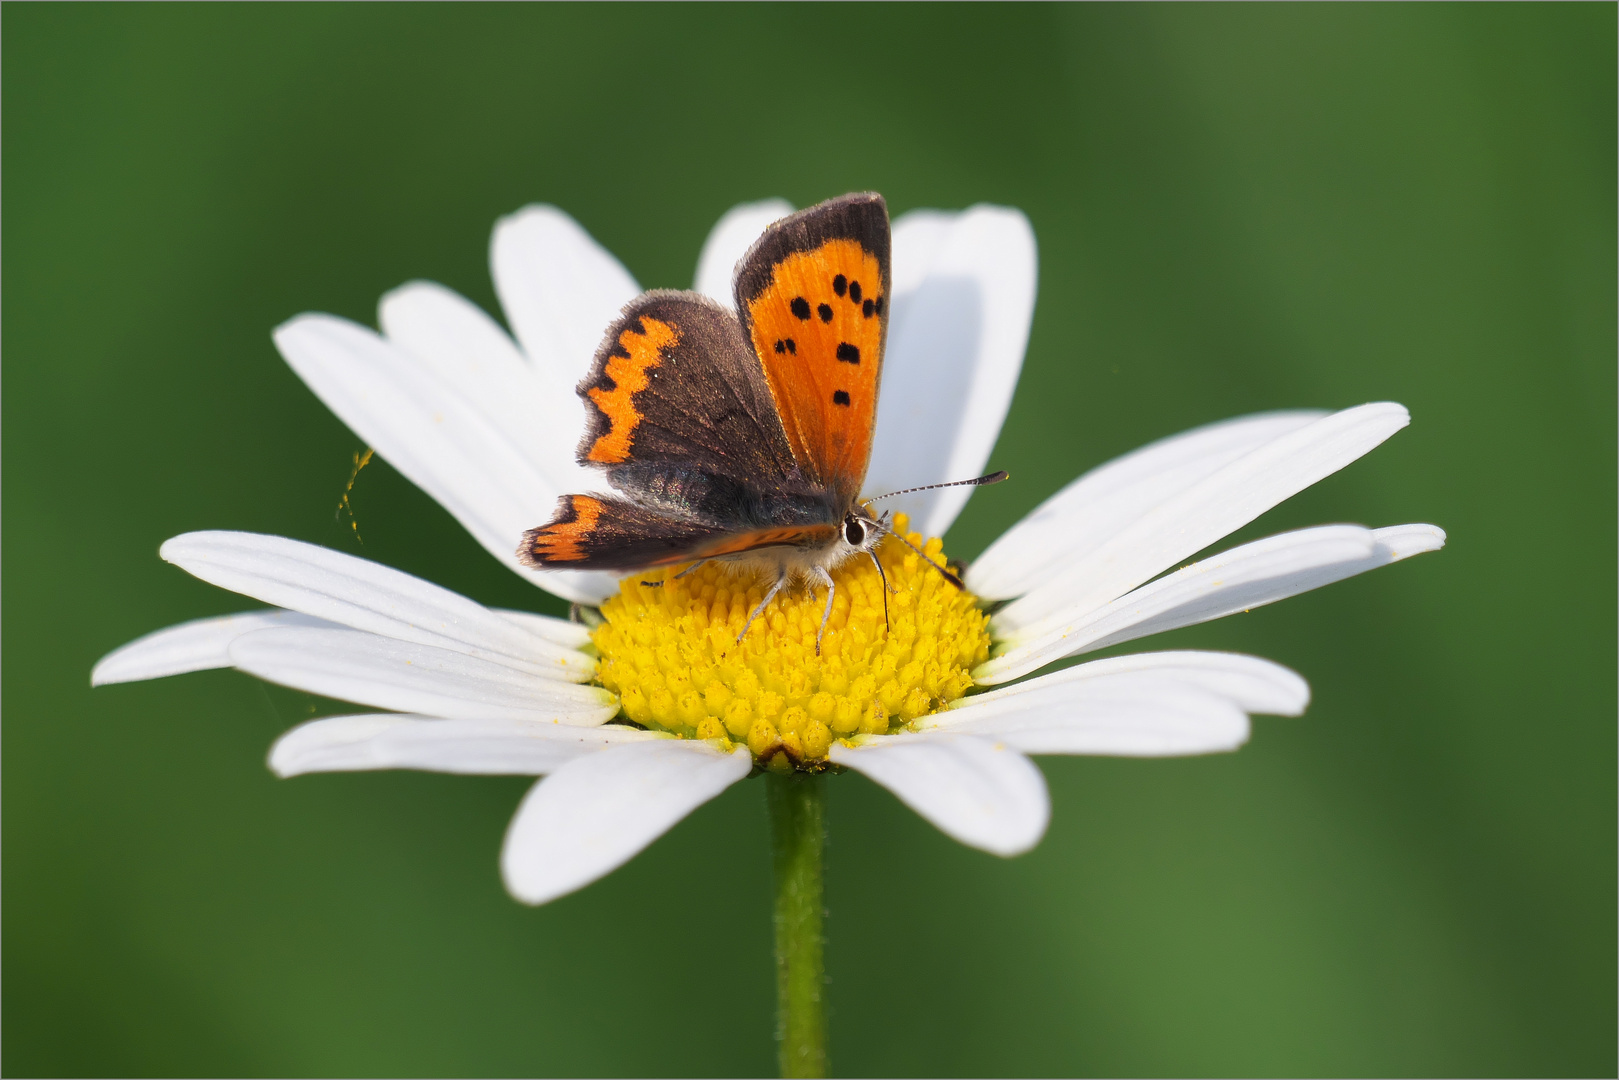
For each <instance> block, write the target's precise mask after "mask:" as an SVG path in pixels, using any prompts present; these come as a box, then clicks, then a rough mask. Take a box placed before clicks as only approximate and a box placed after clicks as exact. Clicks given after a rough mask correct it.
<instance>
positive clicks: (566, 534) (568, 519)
mask: <svg viewBox="0 0 1619 1080" xmlns="http://www.w3.org/2000/svg"><path fill="white" fill-rule="evenodd" d="M563 498H564V499H565V500H566V502H567V504H568V505H567V506H566V507H565V508H563V509H562V510H561V512H559V513H558V515H557V518H556V520H554V521H552V522H551V524H549V525H545V526H542V527H540V528H538V529H531V530H530V531H529V533H528V535H527V536H526V537H524V540H525V541H526V543H527V548H526V550H527V552H528V554H529V556H530V558H529V559H524V562H527V563H528V564H529V565H530V566H537V565H543V564H544V563H550V562H579V561H580V560H582V559H584V558H585V557H586V555H587V554H588V553H587V552H586V551H585V548H584V545H585V543H586V542H587V541H588V540H589V538H590V534H591V533H592V532H593V531H595V528H596V520H597V519H598V518H600V517H601V513H602V502H601V500H600V499H593V498H591V497H590V496H589V495H566V496H564V497H563Z"/></svg>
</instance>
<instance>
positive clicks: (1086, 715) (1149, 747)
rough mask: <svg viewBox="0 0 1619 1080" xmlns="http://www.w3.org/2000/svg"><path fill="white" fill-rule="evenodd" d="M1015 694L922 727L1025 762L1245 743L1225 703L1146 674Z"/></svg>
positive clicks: (1244, 723) (1235, 713)
mask: <svg viewBox="0 0 1619 1080" xmlns="http://www.w3.org/2000/svg"><path fill="white" fill-rule="evenodd" d="M1018 689H1019V690H1020V691H1021V692H1020V693H1016V694H1009V695H1007V696H1005V697H1000V698H996V699H995V700H990V701H975V702H971V703H969V704H967V705H964V706H962V707H961V708H958V709H951V710H949V711H947V712H944V713H939V714H935V716H934V717H928V718H927V719H928V720H929V721H932V725H933V730H937V731H941V732H950V733H961V734H966V735H979V736H983V737H986V738H994V739H999V740H1001V741H1003V742H1005V743H1006V744H1007V745H1009V746H1012V747H1015V748H1016V749H1018V750H1021V751H1022V752H1024V753H1026V754H1105V755H1111V756H1123V757H1167V756H1180V755H1185V754H1209V753H1217V752H1220V751H1225V750H1235V749H1236V748H1237V747H1239V746H1241V745H1242V744H1243V743H1245V742H1247V741H1248V729H1249V725H1248V715H1247V714H1246V713H1245V712H1243V710H1242V709H1240V708H1238V707H1237V706H1236V705H1235V704H1233V703H1232V702H1231V701H1230V700H1228V699H1227V698H1225V697H1222V696H1221V695H1219V694H1216V693H1211V692H1209V691H1207V690H1204V689H1201V688H1199V687H1197V686H1195V685H1193V684H1192V683H1189V682H1183V681H1179V680H1176V679H1172V678H1164V677H1162V676H1158V675H1154V674H1151V673H1145V672H1133V673H1130V674H1128V675H1118V676H1115V677H1113V678H1100V679H1094V680H1084V681H1080V682H1077V683H1076V682H1067V683H1064V682H1058V681H1052V682H1042V681H1041V680H1032V681H1031V682H1030V683H1027V684H1024V685H1023V686H1021V687H1019V688H1018ZM924 733H925V732H924Z"/></svg>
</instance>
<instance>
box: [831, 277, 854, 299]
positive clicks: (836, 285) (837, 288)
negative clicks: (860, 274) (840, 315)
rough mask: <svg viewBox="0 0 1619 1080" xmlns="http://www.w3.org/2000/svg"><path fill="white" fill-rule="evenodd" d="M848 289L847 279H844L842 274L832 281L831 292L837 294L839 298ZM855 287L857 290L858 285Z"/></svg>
mask: <svg viewBox="0 0 1619 1080" xmlns="http://www.w3.org/2000/svg"><path fill="white" fill-rule="evenodd" d="M848 287H849V279H848V278H846V277H844V276H843V275H842V274H839V275H838V276H837V277H835V278H833V279H832V291H833V292H835V293H837V294H838V295H839V296H842V295H843V291H844V290H845V289H847V288H848ZM855 287H856V288H859V286H858V285H857V286H855Z"/></svg>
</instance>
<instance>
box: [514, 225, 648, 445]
mask: <svg viewBox="0 0 1619 1080" xmlns="http://www.w3.org/2000/svg"><path fill="white" fill-rule="evenodd" d="M489 263H490V270H491V272H492V273H493V274H494V278H495V292H496V293H497V294H498V295H499V296H500V305H501V307H503V308H504V309H505V310H506V321H507V322H508V323H510V324H511V328H512V331H513V333H515V334H516V335H517V340H518V341H519V342H521V343H522V345H523V352H525V353H526V354H528V358H529V360H530V361H531V362H532V363H533V364H534V365H535V367H537V368H541V369H543V370H546V371H548V372H550V373H551V375H552V376H553V377H555V378H556V379H559V380H560V381H561V383H562V384H563V385H566V386H568V387H573V386H574V385H576V384H577V383H578V382H579V380H580V379H582V378H584V377H585V375H586V374H588V373H589V370H590V363H591V360H592V359H594V357H595V355H596V348H597V346H599V345H600V344H601V341H602V335H603V334H605V333H606V331H607V325H608V324H609V323H611V322H612V321H613V319H614V318H615V317H617V315H618V313H619V310H620V309H621V308H623V307H624V305H625V304H627V303H629V302H630V301H631V300H633V299H635V297H636V296H637V295H638V294H639V293H640V291H641V287H640V286H639V285H637V284H636V283H635V279H634V278H633V277H631V276H630V273H629V271H628V270H625V269H624V266H623V264H622V263H620V262H619V261H618V260H617V259H615V258H613V256H612V254H611V253H610V252H608V250H607V249H606V248H604V247H602V246H601V245H600V244H598V243H596V241H595V240H594V239H592V238H591V235H590V234H589V233H587V232H585V230H584V229H583V228H581V227H580V225H579V223H578V222H577V221H574V220H573V218H571V217H569V216H568V215H567V214H565V213H563V212H562V211H561V210H558V209H557V208H556V207H554V206H526V207H524V208H523V209H521V210H519V211H517V213H515V214H511V215H509V216H507V217H503V218H501V219H500V220H499V221H497V222H496V223H495V234H494V237H493V239H492V240H491V241H490V248H489ZM580 415H581V417H583V406H581V413H580ZM577 430H578V433H580V434H582V433H583V432H584V424H583V422H582V420H581V423H580V425H579V427H578V429H577Z"/></svg>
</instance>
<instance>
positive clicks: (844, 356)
mask: <svg viewBox="0 0 1619 1080" xmlns="http://www.w3.org/2000/svg"><path fill="white" fill-rule="evenodd" d="M838 359H839V360H842V361H843V362H844V363H845V364H858V363H860V350H859V349H858V348H857V347H855V346H853V345H850V344H849V343H848V342H847V341H841V342H839V343H838Z"/></svg>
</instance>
